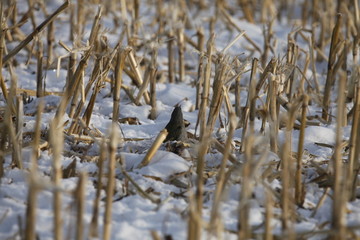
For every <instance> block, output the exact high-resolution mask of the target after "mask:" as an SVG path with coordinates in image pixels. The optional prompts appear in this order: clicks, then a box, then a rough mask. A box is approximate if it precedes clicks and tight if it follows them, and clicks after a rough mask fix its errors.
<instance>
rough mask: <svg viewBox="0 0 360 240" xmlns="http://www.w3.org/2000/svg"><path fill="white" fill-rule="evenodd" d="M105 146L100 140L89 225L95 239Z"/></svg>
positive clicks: (103, 140) (91, 234)
mask: <svg viewBox="0 0 360 240" xmlns="http://www.w3.org/2000/svg"><path fill="white" fill-rule="evenodd" d="M106 153H107V152H106V144H105V139H102V141H101V144H100V156H99V161H98V174H97V186H96V195H95V199H94V208H93V213H92V218H91V223H90V237H93V238H96V237H99V233H98V217H99V208H100V206H99V205H100V197H101V196H100V195H101V190H102V188H103V185H102V177H103V175H104V170H103V169H104V161H105V159H106Z"/></svg>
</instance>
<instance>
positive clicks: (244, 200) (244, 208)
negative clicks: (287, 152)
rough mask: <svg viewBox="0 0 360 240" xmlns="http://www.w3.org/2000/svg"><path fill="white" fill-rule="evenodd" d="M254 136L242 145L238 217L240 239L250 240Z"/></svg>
mask: <svg viewBox="0 0 360 240" xmlns="http://www.w3.org/2000/svg"><path fill="white" fill-rule="evenodd" d="M254 140H255V139H254V135H253V134H249V135H248V136H247V137H246V141H245V142H244V143H243V144H242V146H244V156H245V160H246V162H245V164H244V166H243V169H242V172H241V177H242V183H243V184H241V191H240V199H239V207H238V211H239V215H238V239H239V240H241V239H249V238H251V235H250V234H251V232H250V225H249V214H250V206H249V201H250V197H251V192H252V186H251V185H252V184H251V182H250V181H251V176H250V174H251V173H250V172H251V165H252V163H253V161H252V158H253V157H254V156H253V155H254V153H253V149H254V148H253V146H254Z"/></svg>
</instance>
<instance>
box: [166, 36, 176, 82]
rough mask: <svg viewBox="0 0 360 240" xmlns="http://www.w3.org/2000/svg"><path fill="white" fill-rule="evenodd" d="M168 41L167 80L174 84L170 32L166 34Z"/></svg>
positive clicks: (172, 37) (172, 39)
mask: <svg viewBox="0 0 360 240" xmlns="http://www.w3.org/2000/svg"><path fill="white" fill-rule="evenodd" d="M168 37H169V40H168V41H167V51H168V78H169V83H174V82H175V68H174V52H173V45H174V33H173V31H171V30H170V32H169V34H168Z"/></svg>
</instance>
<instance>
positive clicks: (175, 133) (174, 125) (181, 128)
mask: <svg viewBox="0 0 360 240" xmlns="http://www.w3.org/2000/svg"><path fill="white" fill-rule="evenodd" d="M165 128H166V130H167V131H168V135H167V137H166V139H165V142H166V141H175V140H176V141H184V140H186V138H187V133H186V129H185V124H184V119H183V114H182V111H181V107H179V106H178V107H175V109H174V111H173V112H172V114H171V119H170V121H169V123H168V124H167V125H166V127H165Z"/></svg>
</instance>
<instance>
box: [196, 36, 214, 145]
mask: <svg viewBox="0 0 360 240" xmlns="http://www.w3.org/2000/svg"><path fill="white" fill-rule="evenodd" d="M214 40H215V35H214V34H212V35H211V36H210V38H209V40H208V42H207V52H206V54H207V63H206V67H205V74H204V77H205V78H204V82H203V83H204V85H203V87H202V95H201V103H200V110H199V115H198V119H197V123H199V125H200V140H203V136H204V135H205V131H206V129H205V127H206V108H207V106H208V101H209V89H210V77H211V64H212V61H211V58H212V52H213V45H214Z"/></svg>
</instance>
